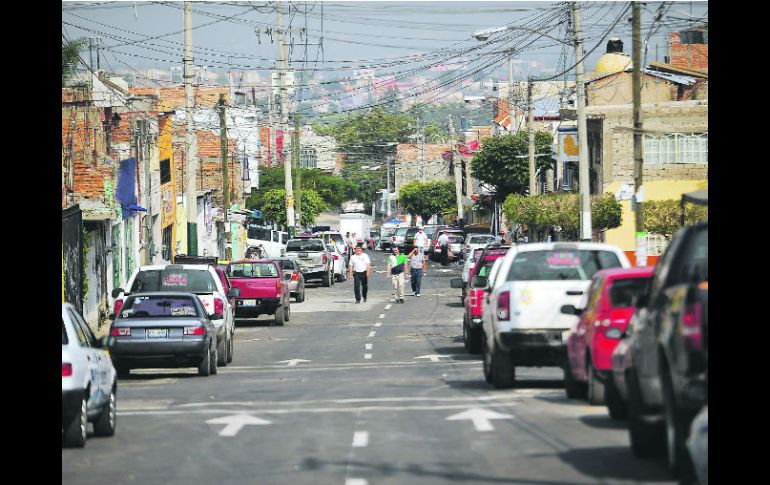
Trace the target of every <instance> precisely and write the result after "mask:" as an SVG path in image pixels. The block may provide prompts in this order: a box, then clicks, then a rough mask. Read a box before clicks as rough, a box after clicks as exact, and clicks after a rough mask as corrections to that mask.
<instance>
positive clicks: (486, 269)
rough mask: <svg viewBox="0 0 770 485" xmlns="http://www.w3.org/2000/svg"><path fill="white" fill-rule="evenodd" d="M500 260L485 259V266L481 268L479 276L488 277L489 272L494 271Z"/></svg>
mask: <svg viewBox="0 0 770 485" xmlns="http://www.w3.org/2000/svg"><path fill="white" fill-rule="evenodd" d="M498 259H499V258H495V259H485V260H484V264H482V265H481V268H479V274H478V275H479V276H488V275H489V272H490V271H491V270H492V266H494V265H495V261H497V260H498Z"/></svg>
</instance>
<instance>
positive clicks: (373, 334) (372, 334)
mask: <svg viewBox="0 0 770 485" xmlns="http://www.w3.org/2000/svg"><path fill="white" fill-rule="evenodd" d="M376 334H377V332H375V331H374V330H372V331H371V332H369V336H368V337H366V338H372V337H374V336H375V335H376Z"/></svg>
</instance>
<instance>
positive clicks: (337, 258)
mask: <svg viewBox="0 0 770 485" xmlns="http://www.w3.org/2000/svg"><path fill="white" fill-rule="evenodd" d="M332 258H334V260H335V261H339V259H340V257H339V256H337V255H336V254H332Z"/></svg>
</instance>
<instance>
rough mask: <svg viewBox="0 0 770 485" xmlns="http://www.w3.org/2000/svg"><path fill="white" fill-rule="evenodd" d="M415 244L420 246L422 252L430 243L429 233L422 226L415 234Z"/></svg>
mask: <svg viewBox="0 0 770 485" xmlns="http://www.w3.org/2000/svg"><path fill="white" fill-rule="evenodd" d="M414 245H415V247H418V248H420V252H422V253H424V252H425V246H427V245H428V235H427V234H425V231H423V229H422V227H419V228H418V229H417V234H415V235H414Z"/></svg>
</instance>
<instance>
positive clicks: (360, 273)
mask: <svg viewBox="0 0 770 485" xmlns="http://www.w3.org/2000/svg"><path fill="white" fill-rule="evenodd" d="M351 276H352V277H353V293H354V294H355V295H356V303H361V296H363V297H364V302H366V294H367V292H368V291H369V278H370V277H371V276H372V262H371V261H370V260H369V256H368V255H367V254H364V249H363V248H362V247H361V246H356V248H355V254H353V256H351V257H350V266H348V277H351Z"/></svg>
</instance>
